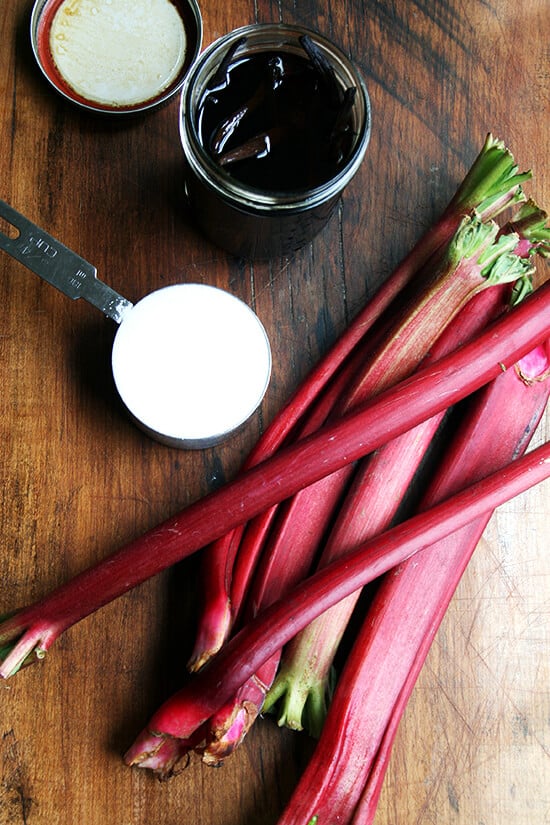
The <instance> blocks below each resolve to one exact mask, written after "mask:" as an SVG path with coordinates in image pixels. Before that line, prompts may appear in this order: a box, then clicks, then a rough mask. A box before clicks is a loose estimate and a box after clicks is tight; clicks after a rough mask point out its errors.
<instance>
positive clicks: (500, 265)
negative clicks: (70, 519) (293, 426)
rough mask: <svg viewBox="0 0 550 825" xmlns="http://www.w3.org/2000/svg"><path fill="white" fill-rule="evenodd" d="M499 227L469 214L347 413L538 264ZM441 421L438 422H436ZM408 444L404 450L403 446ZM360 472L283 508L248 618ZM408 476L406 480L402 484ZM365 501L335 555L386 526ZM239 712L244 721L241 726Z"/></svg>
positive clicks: (218, 739) (219, 726) (342, 473)
mask: <svg viewBox="0 0 550 825" xmlns="http://www.w3.org/2000/svg"><path fill="white" fill-rule="evenodd" d="M498 234H499V228H498V226H497V225H496V224H495V223H490V224H485V223H483V222H482V221H480V220H479V218H478V217H477V216H475V215H474V216H473V217H466V218H464V219H463V220H462V222H461V225H460V227H459V229H458V231H457V232H456V234H455V235H454V237H453V239H452V241H451V244H450V245H449V247H448V248H447V250H446V252H445V255H444V256H443V259H442V261H441V262H440V263H439V265H438V266H437V267H436V271H435V272H434V273H431V272H430V273H429V279H428V284H427V286H426V287H423V288H420V296H417V297H415V298H414V299H412V300H411V302H410V303H409V305H407V306H405V307H404V308H403V309H402V310H401V313H400V314H399V315H398V317H397V319H396V320H395V321H394V323H393V325H392V326H391V328H390V330H389V333H388V335H387V337H386V338H385V339H384V340H383V341H382V342H381V343H380V345H379V346H378V347H377V349H376V350H375V352H374V354H373V355H372V356H371V357H370V358H369V360H368V361H367V364H366V365H365V366H364V367H363V368H362V369H361V370H360V371H359V375H358V376H357V377H356V378H355V380H354V381H352V382H351V384H350V386H349V388H347V390H346V391H345V392H344V395H343V398H342V399H339V401H338V402H337V409H338V412H340V411H341V412H342V413H344V414H345V412H347V411H348V410H350V409H353V408H354V407H356V406H357V405H358V404H360V403H361V402H364V401H365V400H366V399H367V398H369V397H370V396H372V395H374V394H376V393H378V392H380V391H382V390H383V389H385V388H386V387H387V386H390V385H391V384H393V383H395V382H397V381H398V380H399V379H401V378H403V377H404V376H406V375H407V374H410V373H411V372H413V371H414V370H415V369H416V368H417V367H418V364H419V363H420V362H421V361H422V359H423V358H424V356H425V353H426V351H428V350H429V349H430V347H432V345H433V344H434V342H435V341H436V340H437V338H438V337H439V336H440V335H441V332H442V331H443V330H445V329H446V327H448V325H449V324H450V323H451V322H452V320H453V319H454V318H455V317H456V315H457V313H458V312H459V311H460V309H462V307H463V306H464V305H465V304H467V303H468V302H469V301H471V299H472V298H473V297H474V296H475V295H477V294H479V293H480V292H482V291H483V290H485V289H487V288H488V287H489V288H490V287H494V285H496V284H499V285H502V284H503V283H508V282H510V281H512V282H513V281H516V280H517V279H518V278H520V279H521V278H523V277H524V275H523V273H524V272H530V273H531V272H532V267H531V265H530V263H529V262H528V261H527V260H524V259H523V258H520V257H518V256H517V255H516V254H515V252H514V250H515V248H516V247H517V244H518V242H519V236H518V235H517V234H515V233H511V234H510V235H501V236H500V237H499V238H498V240H495V239H496V237H497V235H498ZM417 291H418V288H417ZM434 424H435V425H437V422H434ZM426 426H427V427H429V426H430V425H426ZM416 435H418V434H416ZM431 435H432V432H431V431H429V430H428V429H426V430H425V435H424V438H423V439H422V438H419V439H418V443H416V444H415V443H414V439H415V437H416V436H415V435H414V436H413V437H412V443H413V449H414V450H415V452H416V459H415V461H416V463H418V462H419V460H420V458H421V456H422V455H423V453H424V451H425V449H426V447H427V445H428V443H429V441H430V440H431ZM401 451H402V452H405V447H404V446H402V448H401ZM409 467H410V468H412V470H414V464H412V463H411V462H410V461H409ZM353 472H354V467H353V465H347V466H345V467H343V468H341V469H340V470H339V471H338V472H337V473H335V474H332V475H330V476H327V477H326V478H324V479H322V480H321V481H319V482H317V483H316V484H314V485H312V486H310V487H307V488H305V489H302V490H301V491H300V492H298V493H297V494H296V495H295V496H294V497H293V498H292V500H291V501H289V502H287V503H285V504H284V505H283V506H282V507H281V508H280V509H281V512H280V514H279V516H278V519H277V522H276V524H275V525H274V528H273V530H272V533H271V535H270V537H269V539H268V541H267V543H266V548H265V551H264V554H263V556H262V560H261V562H260V565H259V569H258V571H257V573H256V576H255V579H254V581H253V583H252V586H251V588H250V594H249V596H248V618H250V617H251V616H253V615H255V613H257V612H258V610H261V609H263V608H264V607H265V606H267V605H268V604H270V603H271V602H272V601H275V600H276V599H278V598H280V597H281V596H282V595H283V594H284V593H285V591H286V590H288V589H289V588H291V587H292V586H294V585H295V584H296V583H297V582H298V581H300V579H302V578H303V577H304V576H305V575H306V573H307V571H308V570H309V569H310V568H311V566H312V564H313V560H314V558H315V555H316V553H317V551H318V549H319V548H320V545H321V541H322V538H323V536H324V535H325V533H326V531H327V529H328V527H329V525H330V523H331V521H332V519H333V518H334V514H335V512H336V511H337V509H338V507H337V506H338V504H339V502H340V501H341V500H342V498H343V496H344V492H345V489H346V487H347V485H348V483H349V481H350V479H351V477H352V474H353ZM394 480H395V482H396V487H395V490H394V491H393V493H392V491H389V492H388V493H387V495H386V496H385V493H384V492H382V493H381V497H382V499H383V500H384V501H386V503H387V501H388V499H391V498H392V497H393V495H395V497H396V498H397V502H399V500H400V499H401V497H402V496H403V494H404V492H405V488H406V487H407V486H408V482H409V480H410V477H406V476H405V475H404V473H400V474H396V475H395V477H394ZM401 481H402V484H401V485H398V483H399V482H401ZM360 484H361V485H362V487H363V488H364V489H362V490H361V496H362V497H363V501H364V500H365V499H366V500H368V499H369V497H370V494H369V491H368V489H367V483H366V482H365V477H364V478H363V480H362V481H361V482H360ZM353 496H354V497H355V498H356V500H357V501H358V502H359V491H358V490H354V491H353ZM384 496H385V498H384ZM363 507H364V504H363V503H362V502H361V503H359V505H358V509H356V510H355V511H354V515H353V518H352V519H351V520H350V514H349V512H346V514H345V516H344V518H343V523H344V524H345V528H344V534H343V535H341V534H337V536H336V538H335V542H334V544H333V545H332V546H331V547H330V549H329V551H328V555H329V557H330V556H331V555H335V554H336V552H344V549H345V548H346V547H348V546H350V544H351V546H353V542H354V541H355V539H356V538H357V539H361V538H362V537H363V534H362V531H363V529H364V531H365V532H364V535H365V537H366V535H368V534H373V533H375V532H379V531H380V530H381V529H383V528H384V527H385V526H387V519H386V515H387V514H388V512H387V510H386V511H384V510H382V509H380V513H379V515H380V521H379V522H376V520H375V521H374V522H373V525H372V530H370V529H369V528H363V526H361V527H359V528H358V527H357V524H358V522H360V523H361V524H363V521H364V520H363V519H362V517H361V511H362V509H363ZM288 548H292V552H291V553H289V552H288ZM335 548H337V549H335ZM339 610H340V611H342V610H344V608H342V607H340V608H339ZM245 618H246V616H245ZM276 667H277V659H276V657H274V658H273V659H271V660H270V662H269V664H268V665H267V666H265V667H263V668H262V671H261V672H260V673H258V674H256V675H255V679H254V680H252V681H251V684H250V690H251V695H250V696H247V695H246V691H245V690H244V688H242V689H241V695H240V696H239V697H238V698H237V697H236V698H235V703H234V704H233V705H231V704H230V705H229V706H228V707H227V708H224V709H223V712H222V714H218V715H217V717H216V718H215V719H214V720H212V741H211V742H207V744H206V748H205V751H204V755H205V758H206V759H207V761H212V762H216V763H217V762H219V761H220V760H221V759H222V758H224V757H225V756H227V755H228V754H229V753H230V752H231V751H232V750H233V749H234V747H236V746H237V745H238V744H239V743H240V741H241V740H242V737H243V736H244V735H245V734H246V732H247V731H248V729H249V727H250V725H251V724H252V722H253V721H254V718H255V716H257V714H258V713H259V712H260V710H261V703H260V704H258V698H261V690H259V689H258V686H259V685H260V686H262V687H263V686H267V687H268V688H269V686H270V685H271V684H272V682H273V679H274V677H275V673H276ZM239 705H240V708H239ZM224 714H226V719H225V721H224V719H223V715H224ZM236 718H238V719H240V721H241V725H240V726H239V727H237V728H236V727H235V719H236ZM235 731H237V732H238V734H239V738H238V739H235V737H234V733H235Z"/></svg>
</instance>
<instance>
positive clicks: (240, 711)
mask: <svg viewBox="0 0 550 825" xmlns="http://www.w3.org/2000/svg"><path fill="white" fill-rule="evenodd" d="M504 290H505V287H500V288H495V289H491V290H484V291H483V292H481V293H480V294H479V295H478V296H476V298H474V299H473V300H472V302H471V303H470V304H468V306H467V307H466V308H464V309H463V310H462V312H461V313H459V315H458V316H457V318H455V320H454V322H453V323H451V324H450V325H449V327H448V328H447V329H446V330H445V332H444V333H443V334H442V336H441V337H440V339H439V340H438V342H437V344H436V345H435V346H434V348H433V349H432V352H431V353H430V356H429V358H428V359H426V362H430V361H437V360H438V359H439V358H440V357H442V356H443V355H445V354H447V353H448V352H452V350H454V349H456V347H457V346H459V344H461V343H463V342H464V341H466V340H469V339H471V338H473V337H474V336H475V334H479V332H481V330H482V329H483V328H484V327H485V326H486V325H487V323H488V321H489V320H490V319H491V318H492V317H495V316H496V314H497V313H500V311H502V309H503V306H504V302H503V292H504ZM507 291H509V289H508V290H507ZM444 414H445V411H443V412H441V413H439V414H438V415H437V416H434V417H433V418H431V419H428V421H426V422H423V423H422V424H420V425H419V426H418V427H415V428H414V430H411V431H409V432H407V433H404V434H403V435H402V436H400V437H399V438H398V439H395V440H394V441H391V442H389V443H388V444H385V445H384V446H383V447H381V448H380V449H379V450H377V451H376V452H375V453H373V455H372V456H371V457H369V458H368V459H367V463H366V465H365V470H366V471H367V472H365V470H362V471H361V472H360V473H359V475H360V479H361V482H362V484H361V490H362V492H365V493H366V489H367V478H366V476H368V479H369V480H370V482H371V483H370V485H369V495H368V496H367V501H366V502H364V501H362V500H361V501H360V500H359V496H358V495H356V491H355V489H354V487H352V489H351V490H350V491H349V492H348V493H347V494H346V497H345V500H344V502H343V503H342V505H341V507H340V510H339V514H338V521H337V524H343V525H345V537H344V536H343V535H342V530H340V532H338V533H334V531H333V532H332V533H331V536H330V538H329V543H328V545H327V548H326V550H325V552H324V554H323V563H327V562H328V561H330V560H331V559H332V558H336V557H337V556H338V555H341V554H343V552H345V550H348V549H353V548H354V547H357V545H359V544H360V543H362V542H364V541H366V540H367V538H369V537H370V536H374V535H376V534H377V533H380V532H382V531H383V530H384V529H387V527H389V525H390V523H391V521H392V519H393V517H394V515H395V513H396V510H397V508H398V506H399V504H400V501H401V499H402V497H403V495H404V494H405V491H406V489H407V488H408V486H409V483H410V481H411V479H412V477H413V475H414V473H415V472H416V469H417V467H418V465H419V462H420V460H421V459H422V457H423V456H424V453H425V451H426V449H427V447H428V446H429V444H430V441H431V439H432V437H433V435H434V433H435V431H436V430H437V428H438V426H439V424H440V422H441V419H442V418H443V416H444ZM315 487H316V490H317V492H318V494H319V495H323V493H324V490H323V486H322V482H321V483H318V484H316V485H315ZM333 489H334V485H329V486H328V491H327V492H328V495H329V496H330V494H331V491H332V490H333ZM336 493H337V496H338V498H336V499H334V500H330V498H329V499H327V498H325V500H324V504H325V508H324V511H323V512H326V513H328V514H329V516H331V515H332V512H333V510H334V509H335V507H336V504H337V502H338V499H339V497H340V491H339V490H337V491H336ZM325 526H326V525H325ZM316 527H317V529H315V528H316ZM307 531H308V533H310V534H312V535H313V540H314V546H313V547H312V548H311V550H310V552H306V554H305V555H306V563H305V564H303V567H302V570H301V571H300V566H299V563H300V562H301V561H302V557H301V556H300V554H298V553H294V552H292V553H290V554H288V556H287V558H286V559H285V562H284V567H283V571H282V573H283V584H282V586H280V587H279V585H278V581H279V578H280V577H278V576H277V575H276V571H269V574H268V572H267V571H262V572H263V574H264V575H263V579H264V582H265V581H267V582H270V585H271V592H272V593H274V595H275V597H277V596H280V595H282V593H283V592H284V591H285V590H287V589H289V587H290V586H294V585H296V584H297V583H298V582H299V581H300V580H301V579H303V578H305V576H306V575H307V574H308V572H309V568H310V559H311V556H312V554H313V551H314V550H315V548H316V545H317V537H318V535H320V534H321V533H322V532H323V531H321V530H319V529H318V526H317V525H311V522H310V521H308V523H307ZM278 538H279V540H280V536H279V537H278ZM301 538H302V545H301V547H302V549H303V546H304V545H303V536H301ZM334 543H336V544H334ZM288 546H289V547H293V543H292V540H290V541H289V542H288ZM334 546H336V547H338V549H339V550H341V553H330V549H331V547H334ZM308 550H309V548H308ZM329 553H330V555H329ZM295 557H298V562H297V563H295V562H294V559H295ZM267 558H268V560H271V561H272V556H270V554H269V552H268V553H267ZM289 566H291V568H292V570H291V572H290V574H289ZM273 582H275V587H274V586H273ZM267 592H268V594H269V590H268V591H267ZM255 595H256V596H257V594H255ZM263 595H264V596H265V589H264V592H263ZM358 596H359V593H354V594H352V596H350V597H348V598H347V599H345V600H343V601H342V602H339V603H338V604H337V605H335V606H334V607H333V608H332V609H331V610H329V611H327V612H326V613H323V615H322V616H320V617H319V618H318V619H317V620H316V621H315V622H312V623H311V625H309V626H308V627H307V628H306V629H305V630H304V631H302V633H300V634H298V636H296V637H295V638H294V639H293V640H292V641H291V642H290V644H289V646H288V650H287V651H286V652H285V655H284V658H283V663H282V664H281V667H280V670H279V672H278V668H279V662H280V654H281V651H279V652H278V653H277V654H276V655H275V656H272V657H271V658H270V659H268V661H267V662H265V663H264V664H263V665H262V667H261V668H260V670H259V671H258V673H256V674H255V675H254V676H253V677H252V679H250V680H249V681H248V682H247V683H246V684H245V685H243V686H242V687H241V688H240V689H239V691H238V693H237V695H236V696H235V698H234V700H233V701H231V702H229V703H227V704H226V705H224V706H223V707H222V708H221V710H220V711H219V712H218V713H216V714H215V715H214V717H212V719H210V721H209V722H208V724H207V725H206V726H205V730H206V742H205V744H204V746H201V753H202V755H203V761H204V762H206V763H207V764H211V765H212V764H213V765H219V764H220V763H221V762H222V761H223V759H225V758H227V756H228V755H229V754H230V753H232V752H233V750H234V749H235V748H236V747H237V746H238V745H240V743H241V742H242V740H243V738H244V736H245V735H246V734H247V733H248V731H249V729H250V727H251V725H252V724H253V723H254V721H255V720H256V718H257V717H258V715H259V714H260V712H262V711H268V710H270V709H272V706H273V705H274V704H275V703H278V718H279V724H285V725H286V726H288V727H293V728H297V729H300V728H301V727H302V716H303V711H304V710H305V712H306V714H307V719H308V721H307V724H306V726H307V728H308V730H309V732H310V733H312V734H313V735H315V736H318V735H319V733H320V728H321V726H322V722H323V721H324V716H325V713H326V704H325V700H326V695H327V693H328V685H329V681H330V668H331V665H332V659H333V657H334V655H335V653H336V649H337V646H338V644H339V641H340V638H341V635H342V633H343V631H344V629H345V627H346V624H347V621H348V619H349V616H350V613H351V611H352V610H353V607H354V605H355V603H356V601H357V598H358ZM272 600H273V599H271V600H270V601H272ZM267 603H269V601H268V600H267V599H266V604H267ZM258 609H259V608H258V607H256V606H255V611H254V612H258ZM249 618H250V617H249ZM266 693H267V697H266ZM264 703H265V704H264ZM281 706H282V708H281ZM236 722H239V724H236Z"/></svg>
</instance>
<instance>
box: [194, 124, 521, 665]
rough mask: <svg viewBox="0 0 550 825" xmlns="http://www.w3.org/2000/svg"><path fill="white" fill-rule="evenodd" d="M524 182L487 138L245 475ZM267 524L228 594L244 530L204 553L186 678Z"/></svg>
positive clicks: (207, 648)
mask: <svg viewBox="0 0 550 825" xmlns="http://www.w3.org/2000/svg"><path fill="white" fill-rule="evenodd" d="M530 177H531V173H530V172H529V171H528V172H524V173H518V167H517V165H516V164H515V161H514V158H513V156H512V154H511V153H510V151H509V150H508V149H507V148H506V147H505V145H504V143H503V142H502V141H500V140H498V139H496V138H494V137H493V136H492V135H491V134H489V135H487V137H486V140H485V143H484V145H483V147H482V149H481V151H480V153H479V154H478V156H477V158H476V159H475V161H474V163H473V164H472V166H471V168H470V170H469V172H468V174H467V175H466V177H465V178H464V180H463V181H462V183H461V184H460V186H459V187H458V189H457V191H456V193H455V194H454V196H453V198H452V200H451V201H450V203H449V204H448V206H447V207H446V209H445V210H444V212H443V213H442V215H441V216H440V218H439V220H438V221H437V222H436V223H434V224H433V225H432V226H431V228H430V229H429V230H428V231H427V232H425V233H424V235H423V236H422V238H421V239H420V240H419V241H418V242H417V244H416V245H415V246H414V247H413V249H412V250H411V252H410V253H409V254H408V255H407V256H406V257H405V258H404V259H403V260H402V262H401V263H400V264H399V265H398V266H397V267H396V269H395V270H394V271H393V273H392V274H391V276H390V277H389V278H388V279H387V280H386V282H385V283H384V284H383V285H382V287H381V288H380V289H379V290H378V291H377V293H376V294H375V296H374V297H373V298H372V299H371V300H370V301H369V303H367V304H366V305H365V307H364V308H363V310H362V311H360V312H359V313H358V315H357V316H356V317H355V319H354V320H353V321H352V323H351V324H350V325H349V326H348V327H347V328H346V329H345V331H344V332H343V333H342V335H341V336H340V337H339V339H338V340H337V341H336V343H335V344H334V345H333V346H332V347H331V348H330V350H329V351H328V353H327V354H326V355H325V356H324V357H323V358H322V359H321V360H320V361H319V363H318V365H317V367H316V368H314V370H313V371H312V372H311V374H310V375H309V376H308V377H307V379H306V380H305V381H303V382H302V383H301V384H300V386H299V387H298V389H297V391H296V392H295V393H294V395H293V396H292V398H291V399H290V401H289V402H288V403H287V404H286V405H285V407H284V408H283V409H282V410H281V411H280V413H279V414H278V415H277V416H276V417H275V419H274V420H273V422H272V423H271V425H270V426H269V427H268V428H267V430H266V431H265V433H264V434H263V436H262V437H261V438H260V440H259V441H258V443H257V445H256V447H255V449H254V450H253V451H252V453H251V454H250V456H249V458H248V460H247V462H246V464H245V467H244V468H243V469H248V468H250V467H252V466H254V465H255V464H258V463H259V462H260V461H264V460H265V459H266V458H268V457H270V456H271V455H273V453H274V452H275V450H276V449H278V448H280V447H281V445H282V444H283V442H284V441H285V440H286V439H287V438H288V437H289V436H290V434H291V433H292V431H293V430H294V428H295V427H296V426H297V425H298V424H299V422H300V421H301V420H302V419H303V416H304V414H305V413H306V412H307V411H308V410H309V408H310V405H311V404H312V403H313V402H314V401H315V399H316V398H317V397H318V395H319V393H320V392H321V391H322V390H323V388H324V387H325V386H326V385H327V383H328V382H329V381H330V380H331V378H332V377H333V376H334V375H335V374H336V372H337V371H338V370H339V369H340V367H341V365H342V364H344V362H345V361H346V359H347V358H348V356H349V355H350V354H351V353H352V351H353V350H354V349H355V348H356V346H357V345H358V344H359V342H360V341H361V340H364V338H365V336H366V335H367V333H368V332H369V330H370V329H371V327H372V325H373V323H374V322H375V321H376V320H377V319H378V318H379V317H380V316H381V315H382V314H383V313H384V311H385V310H386V309H387V308H388V306H389V305H390V304H391V302H392V301H393V300H394V299H395V297H396V296H397V295H398V294H399V293H400V292H401V291H402V290H403V288H404V287H405V286H406V285H407V284H408V283H409V282H410V281H411V279H412V278H413V277H414V276H415V275H416V273H417V272H418V271H419V270H420V269H421V268H422V267H423V266H425V265H426V263H427V262H428V261H429V260H430V259H431V258H432V257H433V256H434V255H435V254H436V253H437V251H438V250H440V249H442V248H444V247H445V246H446V244H447V243H448V242H449V240H450V238H451V237H452V235H453V234H454V233H455V232H456V230H457V229H458V226H459V224H460V221H461V220H462V218H463V216H464V215H467V214H469V213H471V212H472V211H474V210H475V211H476V212H477V213H478V215H479V216H480V218H481V219H482V220H484V221H486V220H490V219H494V218H495V217H496V216H497V215H499V214H500V213H501V212H502V211H503V210H504V209H505V208H506V207H508V206H510V205H511V204H513V203H518V202H521V201H522V200H523V199H524V195H523V191H522V188H521V187H522V184H523V183H524V182H526V181H527V180H529V178H530ZM273 515H274V513H272V516H273ZM269 524H270V522H269V520H268V521H267V523H266V524H261V525H260V524H259V525H255V527H254V528H253V529H254V530H255V531H256V532H257V536H251V535H249V536H248V538H247V542H248V547H249V548H250V549H247V551H246V553H245V554H244V555H246V557H247V562H246V564H244V565H242V568H241V569H240V571H239V572H240V581H239V584H238V585H237V587H236V588H233V590H232V586H231V585H232V576H233V564H234V561H235V556H236V554H237V552H239V553H240V544H241V539H242V537H243V533H244V526H243V525H239V527H237V528H235V530H234V531H231V532H229V533H228V534H226V535H225V536H222V537H221V538H220V539H218V540H216V542H214V543H213V545H212V546H211V547H210V548H209V552H208V553H206V554H205V555H204V560H203V565H204V567H203V574H202V579H203V582H204V593H203V598H204V607H203V610H202V613H201V615H200V616H199V622H198V631H197V637H196V641H195V647H194V650H193V653H192V656H191V660H190V663H189V667H190V669H191V670H198V669H199V668H200V667H201V666H202V665H203V664H204V662H206V661H207V660H208V659H209V658H210V656H212V655H213V654H214V653H215V652H216V651H217V650H218V649H219V647H220V646H221V644H222V643H223V641H224V639H225V638H226V637H227V635H228V634H229V632H230V629H231V626H232V624H233V622H234V618H235V614H236V613H238V610H239V607H240V604H237V605H235V600H237V601H238V600H239V599H240V598H242V594H243V592H244V590H245V589H246V586H247V583H248V581H249V578H250V575H251V573H250V571H251V569H252V568H253V565H254V563H255V556H254V558H253V554H257V552H258V547H259V546H260V545H261V543H262V540H263V537H264V535H265V532H266V531H267V529H268V527H269ZM243 577H244V578H245V583H244V584H243Z"/></svg>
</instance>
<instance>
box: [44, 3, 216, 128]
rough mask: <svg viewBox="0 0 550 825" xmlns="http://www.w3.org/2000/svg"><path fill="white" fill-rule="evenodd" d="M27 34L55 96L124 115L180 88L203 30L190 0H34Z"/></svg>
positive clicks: (142, 109) (151, 106)
mask: <svg viewBox="0 0 550 825" xmlns="http://www.w3.org/2000/svg"><path fill="white" fill-rule="evenodd" d="M163 20H164V21H165V25H162V21H163ZM159 21H160V23H161V25H159ZM30 34H31V44H32V48H33V52H34V55H35V57H36V60H37V62H38V65H39V67H40V69H41V71H42V73H43V74H44V76H45V77H46V79H47V80H48V81H49V83H50V84H51V85H52V86H53V88H54V89H55V90H56V91H57V92H58V93H59V94H60V95H62V97H64V98H65V99H66V100H68V101H70V102H71V103H74V104H75V105H77V106H79V107H80V108H82V109H85V110H87V111H89V112H96V113H103V114H112V115H127V114H136V113H143V112H147V111H150V110H152V109H156V108H157V107H159V106H161V105H163V104H165V103H166V102H167V101H168V100H170V99H171V98H172V97H173V96H174V95H176V94H177V93H178V92H179V91H180V89H181V87H182V85H183V82H184V80H185V77H186V75H187V72H188V71H189V68H190V66H191V65H192V63H193V62H194V60H195V59H196V57H197V56H198V54H199V52H200V50H201V46H202V36H203V28H202V17H201V13H200V10H199V7H198V5H197V3H196V0H155V3H152V2H151V0H141V2H140V1H139V0H36V2H35V5H34V7H33V11H32V15H31V23H30Z"/></svg>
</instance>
